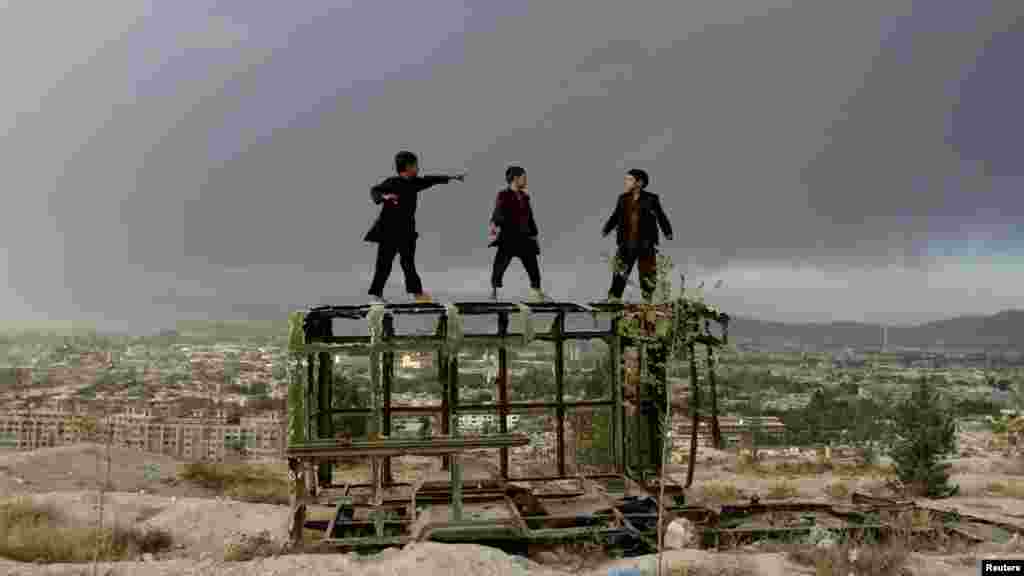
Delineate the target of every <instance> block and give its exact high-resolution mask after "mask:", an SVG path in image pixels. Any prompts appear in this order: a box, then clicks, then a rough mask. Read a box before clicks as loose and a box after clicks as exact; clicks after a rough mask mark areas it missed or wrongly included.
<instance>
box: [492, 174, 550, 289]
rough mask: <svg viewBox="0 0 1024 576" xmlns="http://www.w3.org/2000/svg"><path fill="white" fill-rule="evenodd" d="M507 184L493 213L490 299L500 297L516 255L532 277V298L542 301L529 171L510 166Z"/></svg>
mask: <svg viewBox="0 0 1024 576" xmlns="http://www.w3.org/2000/svg"><path fill="white" fill-rule="evenodd" d="M505 182H506V183H507V184H508V187H507V188H505V189H504V190H502V191H501V192H498V199H497V201H496V202H495V206H494V212H493V214H492V215H491V236H492V238H493V239H492V241H491V243H490V244H489V246H497V247H498V252H497V254H495V255H494V268H493V270H492V272H491V299H492V300H497V299H498V289H499V288H501V285H502V279H503V278H504V276H505V270H507V269H508V265H509V264H510V263H511V262H512V259H513V258H519V260H520V261H521V262H522V263H523V267H524V268H526V274H527V276H529V278H530V299H531V300H534V301H543V300H544V293H543V292H541V289H540V264H539V263H538V261H537V256H539V255H540V244H539V243H538V242H537V235H538V234H539V232H538V230H537V223H536V222H535V221H534V219H533V208H532V207H531V206H530V195H529V193H528V192H527V185H526V170H524V169H523V168H522V167H520V166H510V167H509V168H508V169H507V170H505Z"/></svg>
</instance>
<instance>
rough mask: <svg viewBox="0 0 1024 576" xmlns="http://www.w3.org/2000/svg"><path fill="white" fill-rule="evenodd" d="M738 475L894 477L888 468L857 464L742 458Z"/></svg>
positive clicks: (820, 460)
mask: <svg viewBox="0 0 1024 576" xmlns="http://www.w3.org/2000/svg"><path fill="white" fill-rule="evenodd" d="M733 471H734V472H735V473H736V474H741V475H744V476H757V477H760V478H765V477H773V476H783V477H787V478H800V477H805V476H820V475H821V474H825V473H828V472H831V473H833V474H835V475H837V476H843V477H847V478H861V477H872V476H877V477H882V478H887V477H889V476H891V475H892V472H893V471H892V469H891V468H889V467H886V466H877V465H871V466H868V465H862V464H858V463H855V462H835V461H828V460H824V459H819V460H798V461H792V460H789V461H782V462H777V463H774V464H770V463H767V462H762V461H755V460H751V459H750V458H741V459H740V460H739V461H738V462H737V463H736V465H735V467H734V468H733Z"/></svg>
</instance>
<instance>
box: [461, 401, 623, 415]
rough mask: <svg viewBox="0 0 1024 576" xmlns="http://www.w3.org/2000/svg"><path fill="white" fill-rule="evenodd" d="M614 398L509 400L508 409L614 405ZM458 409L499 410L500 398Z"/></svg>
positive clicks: (524, 409) (469, 410)
mask: <svg viewBox="0 0 1024 576" xmlns="http://www.w3.org/2000/svg"><path fill="white" fill-rule="evenodd" d="M614 405H615V401H614V400H578V401H571V402H557V401H555V402H509V403H508V409H509V411H513V412H523V411H529V410H551V409H557V408H558V407H560V406H564V407H567V408H588V407H589V408H592V407H596V406H614ZM459 410H461V411H462V412H476V411H494V410H499V411H500V410H501V403H500V399H499V402H497V403H486V404H460V405H459Z"/></svg>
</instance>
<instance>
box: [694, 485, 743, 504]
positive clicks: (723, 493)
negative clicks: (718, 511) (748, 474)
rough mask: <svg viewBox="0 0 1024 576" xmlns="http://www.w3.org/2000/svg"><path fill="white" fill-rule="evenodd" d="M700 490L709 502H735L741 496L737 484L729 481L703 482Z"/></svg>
mask: <svg viewBox="0 0 1024 576" xmlns="http://www.w3.org/2000/svg"><path fill="white" fill-rule="evenodd" d="M699 492H700V497H701V499H702V500H704V501H707V502H735V501H737V500H739V496H740V493H739V490H738V489H737V488H736V485H735V484H729V483H728V482H707V483H705V484H701V486H700V491H699Z"/></svg>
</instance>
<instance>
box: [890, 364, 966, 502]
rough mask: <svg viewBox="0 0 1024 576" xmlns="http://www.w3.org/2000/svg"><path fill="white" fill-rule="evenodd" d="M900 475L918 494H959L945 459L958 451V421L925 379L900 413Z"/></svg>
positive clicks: (894, 454)
mask: <svg viewBox="0 0 1024 576" xmlns="http://www.w3.org/2000/svg"><path fill="white" fill-rule="evenodd" d="M894 428H895V432H896V444H895V447H894V449H893V451H892V458H893V460H894V461H895V464H896V474H897V476H899V479H900V481H902V482H903V484H904V485H905V486H907V487H908V488H910V489H911V491H912V492H913V493H915V494H919V495H922V496H928V497H931V498H935V497H944V496H950V495H952V494H955V493H956V491H957V488H958V487H956V486H949V484H948V481H949V464H945V463H943V462H941V459H942V457H943V456H945V455H947V454H949V453H951V452H953V451H954V450H955V449H956V421H955V417H954V415H953V414H952V412H951V411H949V410H948V409H946V408H945V407H944V406H943V405H942V401H941V398H940V397H939V394H938V392H937V391H936V390H935V388H934V386H933V385H932V384H931V383H930V382H928V380H927V379H924V378H922V379H921V381H920V382H918V383H917V385H916V386H915V387H914V389H913V391H912V392H911V395H910V397H909V398H907V399H906V400H905V401H904V402H902V403H901V404H900V405H899V407H898V408H897V410H896V419H895V424H894Z"/></svg>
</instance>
